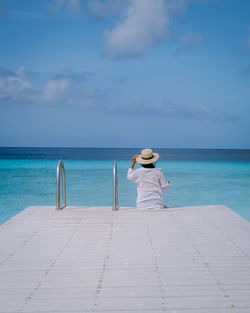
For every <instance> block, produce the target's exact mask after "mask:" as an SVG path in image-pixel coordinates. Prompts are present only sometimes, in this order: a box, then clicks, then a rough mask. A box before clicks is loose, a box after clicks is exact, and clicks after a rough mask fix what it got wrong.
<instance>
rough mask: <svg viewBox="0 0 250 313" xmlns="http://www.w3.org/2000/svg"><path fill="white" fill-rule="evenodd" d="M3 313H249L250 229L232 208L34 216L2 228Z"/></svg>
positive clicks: (48, 211)
mask: <svg viewBox="0 0 250 313" xmlns="http://www.w3.org/2000/svg"><path fill="white" fill-rule="evenodd" d="M0 312H1V313H17V312H18V313H20V312H21V313H45V312H46V313H65V312H67V313H76V312H77V313H80V312H81V313H85V312H103V313H104V312H105V313H111V312H112V313H115V312H123V313H139V312H140V313H143V312H145V313H146V312H147V313H148V312H151V313H152V312H154V313H157V312H169V313H174V312H175V313H229V312H232V313H233V312H235V313H249V312H250V223H249V222H248V221H246V220H244V219H243V218H242V217H240V216H239V215H237V214H236V213H234V212H233V211H231V210H230V209H229V208H227V207H226V206H199V207H181V208H171V209H161V210H138V209H135V208H124V207H122V208H120V210H119V211H117V212H113V211H112V210H111V207H66V208H65V209H63V210H62V211H56V210H55V208H54V207H46V206H45V207H44V206H43V207H41V206H40V207H34V206H33V207H29V208H27V209H25V210H24V211H22V212H21V213H19V214H18V215H17V216H15V217H13V218H12V219H11V220H9V221H8V222H7V223H5V224H3V225H2V226H1V227H0Z"/></svg>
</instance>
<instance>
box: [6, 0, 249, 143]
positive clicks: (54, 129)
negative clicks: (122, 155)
mask: <svg viewBox="0 0 250 313" xmlns="http://www.w3.org/2000/svg"><path fill="white" fill-rule="evenodd" d="M0 25H1V27H0V38H1V46H0V47H1V48H0V146H46V147H53V146H54V147H62V146H63V147H163V148H164V147H165V148H248V149H249V148H250V139H249V137H250V136H249V135H250V122H249V117H250V88H249V87H250V1H248V0H241V1H235V0H36V1H34V0H22V1H20V0H12V1H4V0H0Z"/></svg>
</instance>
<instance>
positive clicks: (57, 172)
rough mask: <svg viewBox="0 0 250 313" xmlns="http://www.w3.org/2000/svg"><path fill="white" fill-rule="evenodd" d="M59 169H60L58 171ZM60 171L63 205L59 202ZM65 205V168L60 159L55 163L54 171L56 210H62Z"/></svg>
mask: <svg viewBox="0 0 250 313" xmlns="http://www.w3.org/2000/svg"><path fill="white" fill-rule="evenodd" d="M60 169H61V171H60ZM60 172H62V185H63V188H62V189H63V190H62V191H63V205H62V206H61V203H60V198H61V195H60V188H61V182H60ZM65 207H66V184H65V169H64V165H63V162H62V160H59V161H58V163H57V171H56V208H57V210H62V209H63V208H65Z"/></svg>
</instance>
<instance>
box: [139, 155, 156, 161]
mask: <svg viewBox="0 0 250 313" xmlns="http://www.w3.org/2000/svg"><path fill="white" fill-rule="evenodd" d="M153 157H154V155H152V156H151V157H149V158H144V157H141V158H142V159H143V160H151V159H153Z"/></svg>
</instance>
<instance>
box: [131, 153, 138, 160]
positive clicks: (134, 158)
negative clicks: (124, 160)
mask: <svg viewBox="0 0 250 313" xmlns="http://www.w3.org/2000/svg"><path fill="white" fill-rule="evenodd" d="M138 156H139V155H137V154H136V155H134V156H133V158H132V160H133V161H135V162H136V158H138Z"/></svg>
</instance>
